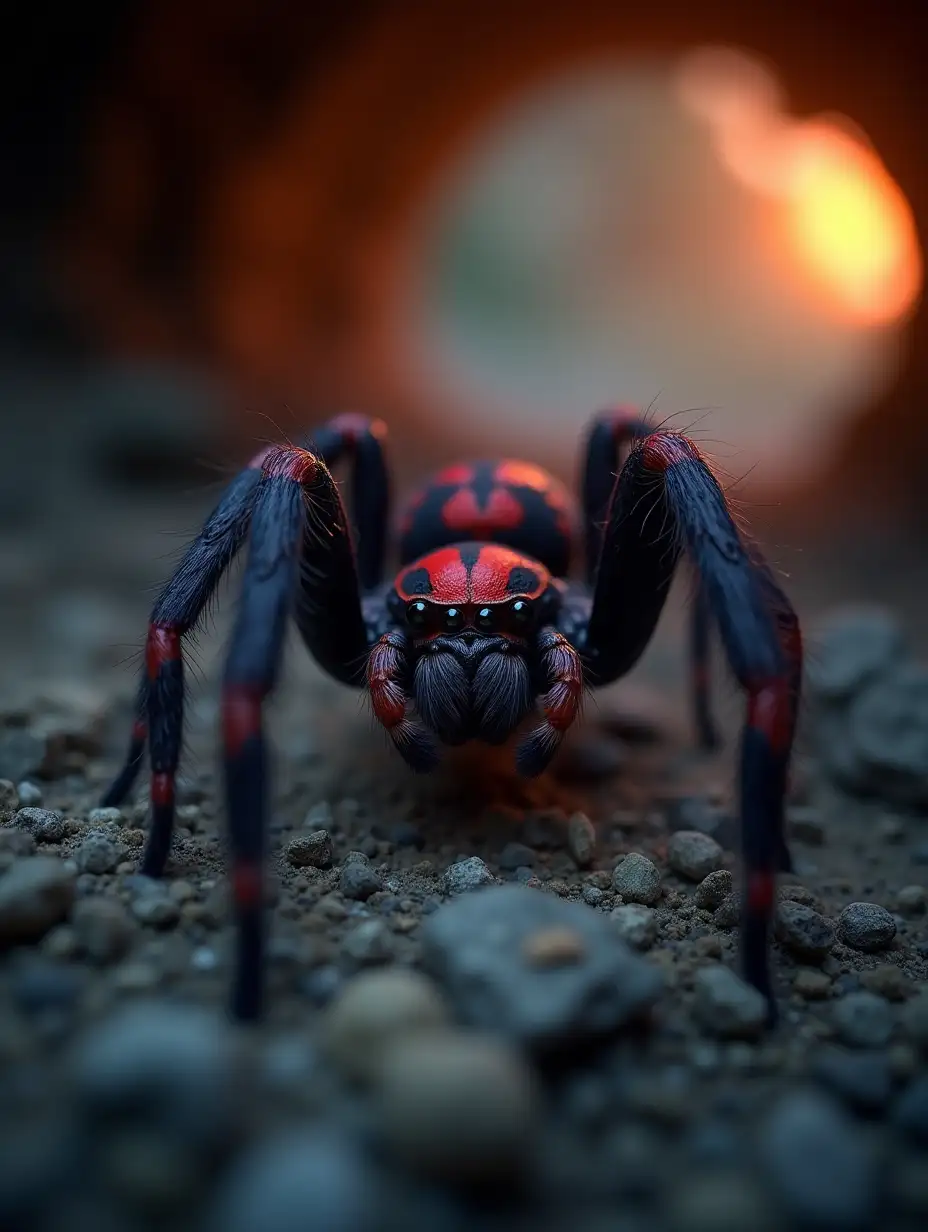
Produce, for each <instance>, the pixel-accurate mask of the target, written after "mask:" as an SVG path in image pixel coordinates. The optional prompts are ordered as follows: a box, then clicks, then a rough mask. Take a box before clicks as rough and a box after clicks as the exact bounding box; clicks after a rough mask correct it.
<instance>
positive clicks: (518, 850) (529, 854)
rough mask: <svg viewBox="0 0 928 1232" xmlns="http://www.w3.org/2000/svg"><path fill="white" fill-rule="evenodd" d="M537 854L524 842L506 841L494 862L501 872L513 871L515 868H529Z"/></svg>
mask: <svg viewBox="0 0 928 1232" xmlns="http://www.w3.org/2000/svg"><path fill="white" fill-rule="evenodd" d="M537 854H538V853H537V852H535V851H533V850H532V848H531V847H528V846H526V844H525V843H507V844H506V846H505V847H504V848H503V850H502V851H501V852H500V853H499V858H498V859H497V861H496V862H497V864H498V865H499V866H500V868H501V869H502V870H503V872H505V873H514V872H515V871H516V869H517V868H531V867H532V865H533V864H534V863H535V860H536V858H537Z"/></svg>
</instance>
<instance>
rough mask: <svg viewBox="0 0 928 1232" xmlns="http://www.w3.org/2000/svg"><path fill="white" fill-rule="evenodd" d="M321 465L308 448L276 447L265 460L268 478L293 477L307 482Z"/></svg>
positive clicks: (300, 481)
mask: <svg viewBox="0 0 928 1232" xmlns="http://www.w3.org/2000/svg"><path fill="white" fill-rule="evenodd" d="M318 467H319V462H318V461H317V460H316V459H315V458H314V457H313V455H312V454H311V453H309V452H308V450H306V449H274V450H271V451H270V452H269V453H268V455H267V457H266V458H265V460H264V466H263V468H262V469H263V470H264V474H265V476H266V477H267V478H268V479H293V480H295V482H296V483H305V482H306V480H307V479H310V478H311V477H312V476H313V475H314V474H315V472H316V470H317V469H318Z"/></svg>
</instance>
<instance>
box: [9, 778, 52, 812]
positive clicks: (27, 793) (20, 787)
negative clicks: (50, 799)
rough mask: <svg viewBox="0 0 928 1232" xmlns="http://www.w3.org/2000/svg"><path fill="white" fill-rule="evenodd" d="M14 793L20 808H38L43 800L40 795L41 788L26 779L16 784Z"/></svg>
mask: <svg viewBox="0 0 928 1232" xmlns="http://www.w3.org/2000/svg"><path fill="white" fill-rule="evenodd" d="M16 791H17V794H18V796H19V807H20V808H38V807H39V805H40V804H41V803H42V801H43V799H44V798H45V797H44V796H43V794H42V788H41V787H39V785H38V784H37V783H32V782H30V781H29V780H28V779H24V780H23V782H22V783H19V784H17V787H16Z"/></svg>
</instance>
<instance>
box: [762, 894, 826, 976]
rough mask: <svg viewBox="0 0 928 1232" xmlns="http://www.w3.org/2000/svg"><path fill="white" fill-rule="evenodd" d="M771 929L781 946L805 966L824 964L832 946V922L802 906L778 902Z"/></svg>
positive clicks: (788, 902) (800, 904)
mask: <svg viewBox="0 0 928 1232" xmlns="http://www.w3.org/2000/svg"><path fill="white" fill-rule="evenodd" d="M773 929H774V935H775V937H776V939H777V940H778V941H779V942H780V944H781V945H784V946H785V947H786V948H787V949H788V950H790V951H792V953H793V954H795V955H796V957H797V958H801V959H802V960H803V961H804V962H824V961H825V959H826V958H827V957H828V955H829V954H830V953H831V951H832V949H833V947H834V944H835V930H834V927H833V926H832V924H831V921H830V920H826V919H825V917H824V916H823V915H819V913H818V912H817V911H813V910H812V908H811V907H805V906H803V904H802V903H795V902H790V901H788V900H787V901H784V902H779V903H778V904H777V908H776V913H775V915H774V920H773Z"/></svg>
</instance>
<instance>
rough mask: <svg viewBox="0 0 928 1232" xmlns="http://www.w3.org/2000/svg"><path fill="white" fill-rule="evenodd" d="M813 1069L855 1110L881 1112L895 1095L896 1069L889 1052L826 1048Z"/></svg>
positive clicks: (870, 1112)
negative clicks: (894, 1069) (893, 1092)
mask: <svg viewBox="0 0 928 1232" xmlns="http://www.w3.org/2000/svg"><path fill="white" fill-rule="evenodd" d="M811 1072H812V1076H813V1077H814V1078H815V1079H816V1080H817V1081H818V1082H820V1083H821V1084H822V1086H824V1087H827V1088H828V1090H830V1091H831V1092H832V1094H834V1095H837V1096H838V1098H839V1099H841V1100H842V1101H843V1102H844V1103H845V1104H847V1105H848V1107H849V1108H851V1109H853V1110H854V1111H855V1112H863V1113H867V1114H877V1113H880V1112H882V1111H883V1110H884V1109H885V1108H886V1106H887V1105H888V1103H889V1100H890V1097H891V1095H892V1090H893V1071H892V1065H891V1063H890V1059H889V1056H888V1055H887V1054H886V1053H885V1052H850V1051H848V1050H847V1049H845V1048H834V1047H829V1048H825V1049H823V1050H822V1051H821V1052H820V1053H819V1054H818V1056H817V1057H816V1058H815V1059H814V1061H813V1064H812V1071H811Z"/></svg>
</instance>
